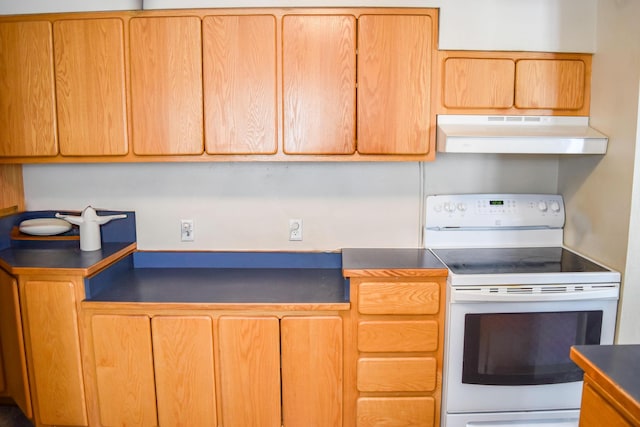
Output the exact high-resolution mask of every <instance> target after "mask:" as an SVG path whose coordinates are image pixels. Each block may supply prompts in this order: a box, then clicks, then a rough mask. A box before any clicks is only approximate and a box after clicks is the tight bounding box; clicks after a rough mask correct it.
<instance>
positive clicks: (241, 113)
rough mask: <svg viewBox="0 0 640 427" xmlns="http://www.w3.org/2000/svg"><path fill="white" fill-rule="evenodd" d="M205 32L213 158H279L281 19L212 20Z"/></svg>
mask: <svg viewBox="0 0 640 427" xmlns="http://www.w3.org/2000/svg"><path fill="white" fill-rule="evenodd" d="M202 33H203V41H202V43H203V68H204V76H203V78H204V112H205V141H206V149H207V153H208V154H273V153H275V152H276V150H277V148H278V147H277V130H276V124H277V123H276V21H275V17H274V16H272V15H257V16H253V15H243V16H206V17H205V18H204V19H203V21H202Z"/></svg>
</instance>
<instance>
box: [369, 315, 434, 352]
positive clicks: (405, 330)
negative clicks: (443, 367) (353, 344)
mask: <svg viewBox="0 0 640 427" xmlns="http://www.w3.org/2000/svg"><path fill="white" fill-rule="evenodd" d="M437 348H438V322H436V321H435V320H402V321H397V320H375V321H374V320H366V321H360V323H359V325H358V350H360V351H364V352H367V351H369V352H412V351H435V350H436V349H437Z"/></svg>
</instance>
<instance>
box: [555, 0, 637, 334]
mask: <svg viewBox="0 0 640 427" xmlns="http://www.w3.org/2000/svg"><path fill="white" fill-rule="evenodd" d="M639 19H640V3H639V2H637V1H634V0H615V1H610V0H603V1H600V2H599V7H598V39H597V53H596V55H595V56H594V61H593V76H592V96H591V99H592V101H591V124H592V125H593V126H594V127H596V128H598V129H599V130H601V131H602V132H604V133H605V134H607V135H608V136H609V138H610V139H609V148H608V152H607V154H606V155H605V156H603V157H599V156H598V157H593V158H590V157H582V158H568V159H565V160H563V161H561V163H560V172H559V183H558V188H559V191H560V192H561V193H562V194H564V196H565V201H566V202H567V212H568V213H569V215H568V218H567V226H566V227H565V243H566V244H567V245H569V246H572V247H575V248H577V249H578V250H580V251H582V252H585V253H587V254H589V255H590V256H592V257H594V258H596V259H597V260H599V261H602V262H604V263H606V264H608V265H610V266H612V267H614V268H616V269H618V270H620V271H622V272H624V273H625V275H624V281H623V291H622V297H623V299H622V303H621V305H620V307H621V315H620V323H619V329H618V341H619V342H640V329H639V328H638V327H637V325H638V322H639V321H640V312H639V311H638V310H637V307H638V301H640V271H639V270H638V268H639V267H638V266H639V263H638V259H639V258H638V255H640V246H639V245H640V243H639V241H640V240H639V238H640V235H639V234H640V230H638V229H637V220H638V216H640V213H639V212H638V209H640V207H638V205H637V203H636V204H635V205H634V206H633V209H634V211H633V212H634V213H633V219H634V225H635V226H636V227H635V228H630V223H629V217H630V215H631V213H632V200H634V199H635V200H638V197H640V188H639V187H638V185H640V184H636V185H635V186H633V182H634V159H635V158H636V157H637V156H638V153H637V151H638V149H639V146H638V144H637V141H638V135H637V132H638V130H637V123H638V87H639V76H640V27H639V26H638V20H639ZM637 173H639V172H636V174H637ZM635 181H640V178H639V177H638V176H636V177H635ZM634 195H635V197H632V196H634ZM628 244H629V246H628V249H629V252H628V253H627V245H628Z"/></svg>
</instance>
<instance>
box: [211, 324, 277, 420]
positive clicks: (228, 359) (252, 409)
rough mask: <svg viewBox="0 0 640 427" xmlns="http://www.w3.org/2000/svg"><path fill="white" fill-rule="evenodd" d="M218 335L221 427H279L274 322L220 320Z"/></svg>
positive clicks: (275, 328)
mask: <svg viewBox="0 0 640 427" xmlns="http://www.w3.org/2000/svg"><path fill="white" fill-rule="evenodd" d="M219 333H220V343H219V345H220V378H221V384H222V389H221V396H222V399H221V400H222V425H224V426H225V427H258V426H264V427H279V426H280V425H281V412H280V408H281V401H280V324H279V320H278V318H277V317H271V316H265V317H251V316H239V317H233V316H230V317H227V316H223V317H221V318H220V321H219Z"/></svg>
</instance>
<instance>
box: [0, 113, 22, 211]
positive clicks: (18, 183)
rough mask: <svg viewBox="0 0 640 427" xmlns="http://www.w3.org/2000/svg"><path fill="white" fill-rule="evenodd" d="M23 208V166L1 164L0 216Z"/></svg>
mask: <svg viewBox="0 0 640 427" xmlns="http://www.w3.org/2000/svg"><path fill="white" fill-rule="evenodd" d="M0 102H2V101H0ZM23 210H24V185H23V183H22V166H21V165H0V216H5V215H10V214H13V213H16V212H19V211H23Z"/></svg>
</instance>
